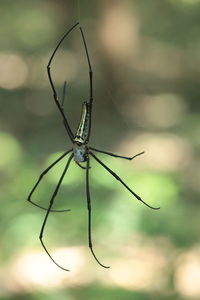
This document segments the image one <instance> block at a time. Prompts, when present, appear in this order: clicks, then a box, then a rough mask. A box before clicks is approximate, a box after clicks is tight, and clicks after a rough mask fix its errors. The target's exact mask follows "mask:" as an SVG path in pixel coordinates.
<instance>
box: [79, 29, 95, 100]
mask: <svg viewBox="0 0 200 300" xmlns="http://www.w3.org/2000/svg"><path fill="white" fill-rule="evenodd" d="M79 29H80V31H81V36H82V39H83V43H84V48H85V53H86V57H87V62H88V67H89V79H90V101H89V102H90V104H92V102H93V72H92V66H91V62H90V57H89V53H88V49H87V45H86V40H85V36H84V33H83V29H82V27H81V26H80V27H79Z"/></svg>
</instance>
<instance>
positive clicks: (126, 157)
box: [90, 147, 144, 160]
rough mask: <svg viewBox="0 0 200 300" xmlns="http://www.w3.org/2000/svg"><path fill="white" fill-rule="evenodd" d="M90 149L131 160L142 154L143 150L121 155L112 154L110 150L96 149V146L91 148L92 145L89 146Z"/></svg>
mask: <svg viewBox="0 0 200 300" xmlns="http://www.w3.org/2000/svg"><path fill="white" fill-rule="evenodd" d="M90 149H92V150H94V151H96V152H100V153H104V154H107V155H110V156H113V157H119V158H124V159H128V160H132V159H134V158H135V157H137V156H139V155H141V154H144V151H142V152H140V153H137V154H135V155H133V156H131V157H128V156H121V155H117V154H114V153H111V152H107V151H103V150H99V149H96V148H93V147H90Z"/></svg>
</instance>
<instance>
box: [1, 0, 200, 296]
mask: <svg viewBox="0 0 200 300" xmlns="http://www.w3.org/2000/svg"><path fill="white" fill-rule="evenodd" d="M94 2H95V3H94ZM94 2H93V1H89V0H84V1H63V0H59V1H52V0H48V1H47V0H42V1H39V0H35V1H30V0H28V1H25V0H18V1H11V0H7V1H1V3H0V35H1V44H0V65H1V70H0V93H1V120H0V140H1V147H0V175H1V189H0V199H1V211H0V225H1V226H0V237H1V238H0V245H1V252H0V259H1V268H0V277H1V278H2V283H1V285H0V299H2V300H3V299H38V300H39V299H42V300H43V299H59V300H62V299H69V300H71V299H105V300H106V299H123V300H125V299H137V300H150V299H153V300H156V299H158V300H165V299H173V300H184V299H188V298H195V299H199V297H200V291H199V290H198V291H197V292H193V290H192V288H191V290H190V285H189V284H188V286H187V285H185V286H184V285H181V283H180V282H182V281H180V280H179V278H182V277H180V276H181V274H182V273H180V274H179V273H177V272H178V271H177V270H176V266H178V262H179V259H178V257H179V254H180V253H187V251H192V249H194V248H195V247H196V246H198V245H199V242H200V241H199V208H200V207H199V194H200V188H199V179H200V168H199V166H200V161H199V152H200V143H199V132H200V125H199V112H200V102H199V97H200V89H199V84H200V76H199V63H200V54H199V53H200V26H199V25H200V24H199V23H200V21H199V20H200V1H198V0H180V1H176V0H162V1H160V0H149V1H144V0H134V1H131V0H125V1H119V0H115V1H105V0H103V1H100V0H96V1H94ZM78 19H80V21H81V25H82V26H83V29H84V32H85V36H86V40H87V45H88V49H89V53H90V57H91V62H92V67H93V71H94V96H95V99H94V111H93V124H92V136H91V145H93V146H95V147H96V148H100V149H103V150H105V151H112V152H115V153H119V154H120V153H122V155H123V154H124V155H132V153H137V152H141V151H143V150H145V151H146V153H145V154H144V155H143V156H141V157H139V158H136V159H135V160H134V161H133V162H131V161H122V160H120V159H116V158H111V157H109V156H106V155H103V154H101V155H98V157H99V158H100V159H101V160H102V161H103V162H104V163H105V164H107V165H108V166H109V167H110V168H111V169H112V170H114V171H115V172H116V173H117V174H119V176H121V178H122V179H123V180H124V181H125V182H126V183H127V185H128V186H130V187H132V188H133V190H134V191H135V192H136V193H137V194H139V195H140V196H141V197H142V199H144V200H145V201H146V202H147V203H149V204H151V205H153V206H161V210H160V211H151V210H149V209H148V208H147V207H145V206H144V205H143V204H142V203H139V202H138V201H137V200H136V199H135V198H133V197H132V195H131V194H130V193H129V192H128V191H127V190H125V189H124V187H123V186H122V185H120V183H119V182H116V179H115V178H114V177H112V176H111V175H110V174H109V173H107V172H106V170H104V169H103V168H102V166H100V165H99V164H97V163H96V161H94V159H92V158H91V166H92V168H91V175H90V186H91V195H92V207H93V212H92V213H93V237H94V242H95V247H96V248H98V245H100V244H101V245H103V247H102V248H100V249H99V250H98V256H100V258H101V255H102V256H105V257H106V253H107V252H108V257H107V261H109V257H110V258H112V256H113V257H115V260H116V263H119V262H120V260H121V258H122V256H124V257H126V255H128V254H126V253H125V252H123V251H121V252H120V249H121V247H122V245H125V246H127V245H129V244H130V246H133V247H134V245H135V244H137V243H138V240H137V238H138V237H140V239H141V241H142V242H139V245H140V246H141V247H143V246H144V245H146V244H145V242H146V240H147V241H150V244H152V243H153V244H154V245H155V248H156V245H157V243H158V240H159V239H161V241H165V242H163V244H162V243H161V246H160V247H161V248H160V249H161V252H162V251H163V253H165V252H166V251H167V250H166V249H171V250H169V252H168V253H167V254H166V257H167V258H168V259H169V263H168V265H167V268H166V271H165V277H166V279H165V280H166V282H165V284H163V285H161V286H160V288H158V289H156V288H155V289H154V287H149V286H148V287H147V286H145V284H144V285H142V284H141V286H140V284H139V283H138V286H136V285H134V284H133V286H132V287H131V284H130V288H129V286H128V285H126V280H125V279H123V276H125V274H124V273H123V272H122V275H121V276H122V278H121V279H122V283H119V282H117V281H114V279H113V281H112V280H111V277H109V276H111V275H109V276H108V278H109V280H111V281H108V282H109V283H108V284H105V279H104V276H105V277H106V274H107V273H106V272H107V271H105V270H103V271H102V272H105V273H102V274H105V275H101V276H102V277H101V276H100V275H99V273H98V271H96V272H97V273H90V272H92V271H91V270H92V267H91V268H90V262H91V260H92V259H91V260H87V264H86V268H85V269H84V272H85V273H86V274H87V273H88V274H93V275H94V274H96V276H97V277H96V276H94V279H92V277H93V276H92V275H89V277H88V278H89V279H88V281H86V282H84V281H83V278H84V276H83V277H82V278H79V276H78V275H77V277H78V278H79V281H78V279H77V282H76V283H75V284H73V283H72V284H71V285H70V284H69V285H68V284H67V285H66V286H68V288H66V289H65V288H63V286H65V284H63V285H62V284H61V285H60V288H59V287H58V288H54V286H53V287H51V284H48V283H47V284H46V287H45V289H44V287H41V285H38V287H37V284H36V285H34V284H30V283H27V286H26V282H24V283H23V284H21V283H20V284H18V283H17V279H16V278H17V276H16V275H14V274H15V272H16V274H17V273H18V271H17V267H15V268H16V270H15V272H14V271H13V270H14V269H15V268H14V267H12V264H14V262H15V260H17V259H18V257H20V255H22V254H23V253H24V252H25V251H28V252H29V251H30V252H31V251H32V250H34V249H35V250H36V249H37V250H38V251H39V250H42V249H41V246H40V243H39V241H38V236H39V232H40V229H41V224H42V221H43V218H44V211H42V210H40V209H38V208H36V207H32V206H31V205H30V204H29V203H28V202H26V199H27V196H28V194H29V192H30V190H31V188H32V186H33V185H34V183H35V181H36V180H37V178H38V176H39V174H40V173H41V172H42V170H44V169H45V168H47V166H48V165H50V164H51V163H52V162H53V161H55V160H56V159H57V157H59V155H61V154H62V153H63V152H64V151H66V150H68V149H69V148H70V147H71V144H70V141H69V138H68V137H67V135H66V131H65V128H64V126H63V124H62V119H61V118H60V115H59V112H58V111H57V109H56V106H55V104H54V102H53V97H52V91H51V89H50V85H49V82H48V79H47V75H46V65H47V62H48V59H49V57H50V54H51V53H52V51H53V49H54V48H55V45H56V43H57V42H58V40H59V39H60V37H61V36H62V34H63V33H64V32H65V31H66V30H67V29H68V28H70V27H71V26H72V25H73V24H74V23H75V22H76V21H77V20H78ZM126 20H127V24H126ZM126 26H127V27H126ZM126 28H127V29H126ZM128 30H130V31H128ZM52 74H53V78H54V80H55V85H56V88H57V90H58V94H59V97H61V95H62V89H63V82H64V81H65V80H67V92H66V101H65V111H66V115H67V116H68V118H69V121H70V124H71V125H72V128H73V130H75V129H76V126H77V122H78V120H79V115H80V111H81V103H82V102H83V101H84V100H86V99H87V97H88V66H87V62H86V58H85V53H84V48H83V45H82V40H81V38H80V33H79V31H78V30H75V31H74V32H73V33H72V34H71V36H70V37H69V39H68V40H67V41H65V42H64V43H63V45H62V47H61V48H60V49H59V52H58V54H57V55H56V57H55V60H54V61H53V64H52ZM147 137H148V139H147ZM149 137H150V138H149ZM160 137H162V139H161V138H160ZM66 161H67V158H65V159H63V160H62V161H61V162H60V163H59V164H58V165H57V166H55V167H54V168H53V169H52V170H51V171H50V172H49V173H48V175H47V176H45V178H44V179H43V181H42V182H41V184H40V185H39V187H38V190H37V191H36V192H35V194H34V195H33V200H34V201H35V202H37V203H39V204H40V205H44V206H48V203H49V199H50V197H51V194H52V193H53V190H54V189H55V186H56V184H57V182H58V180H59V176H60V175H61V172H62V170H63V168H64V166H65V163H66ZM55 207H56V208H57V209H58V208H59V209H61V208H65V209H66V208H70V209H71V212H66V213H63V214H51V215H50V218H49V220H48V224H47V228H46V231H45V239H46V241H47V244H48V247H49V248H50V249H51V247H52V248H55V247H56V246H58V247H59V246H62V247H66V246H67V247H71V246H77V247H78V246H87V206H86V199H85V171H84V170H82V169H80V168H79V167H78V166H77V165H76V164H75V163H72V164H71V166H70V168H69V171H68V173H67V174H66V177H65V179H64V181H63V184H62V188H61V189H60V191H59V194H58V197H57V200H56V204H55ZM140 243H141V244H140ZM165 243H166V244H165ZM158 244H159V243H158ZM137 245H138V244H137ZM165 245H170V246H169V248H168V246H167V247H166V249H165ZM87 251H88V252H89V249H88V250H87ZM116 253H117V254H116ZM120 255H121V257H120ZM88 257H89V255H88ZM102 259H103V257H102ZM118 260H119V261H118ZM51 263H52V262H51V261H49V265H50V264H51ZM113 264H114V263H113ZM124 264H125V266H124V268H125V267H126V268H127V269H128V268H129V265H128V261H127V265H126V260H125V263H124ZM111 265H112V264H111ZM46 268H48V265H47V267H46ZM94 268H95V269H94V270H97V269H99V266H98V265H96V264H95V265H94ZM130 268H131V267H130ZM177 268H178V267H177ZM147 269H148V268H147ZM40 271H41V270H40V266H39V265H38V273H40ZM146 271H147V270H146ZM61 272H62V271H61ZM93 272H95V271H93ZM198 272H200V269H198ZM177 274H179V277H178V275H177ZM66 276H68V274H67V275H66ZM127 276H128V275H127ZM154 276H155V278H154V280H153V281H155V282H156V281H157V279H158V278H157V277H156V276H157V274H156V272H155V273H154ZM188 276H189V275H188ZM191 276H192V275H191ZM100 278H101V279H100ZM124 278H125V277H124ZM127 278H128V277H127ZM135 278H137V273H136V274H134V278H133V279H132V281H133V283H134V280H135ZM198 278H200V273H199V277H198ZM103 279H104V280H103ZM66 280H67V279H66ZM66 280H65V281H63V282H65V283H66ZM198 280H199V281H198ZM198 280H197V281H195V280H194V284H195V285H196V286H200V279H198ZM98 281H99V283H98ZM27 282H28V281H27ZM61 282H62V281H61ZM83 282H84V283H83ZM111 282H112V283H111ZM127 282H128V279H127ZM136 282H137V280H136ZM138 282H139V281H138ZM141 282H142V280H141ZM123 284H125V285H124V286H123ZM34 287H35V288H34ZM183 287H184V288H183ZM190 291H192V292H191V293H190ZM195 291H196V290H195Z"/></svg>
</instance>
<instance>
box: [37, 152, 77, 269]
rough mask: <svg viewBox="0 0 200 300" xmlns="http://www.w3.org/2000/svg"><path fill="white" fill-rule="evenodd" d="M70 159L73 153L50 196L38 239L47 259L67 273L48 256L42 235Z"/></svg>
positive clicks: (71, 156) (70, 158)
mask: <svg viewBox="0 0 200 300" xmlns="http://www.w3.org/2000/svg"><path fill="white" fill-rule="evenodd" d="M72 158H73V153H72V154H71V155H70V157H69V159H68V161H67V164H66V166H65V169H64V171H63V173H62V175H61V177H60V179H59V181H58V184H57V186H56V188H55V190H54V193H53V195H52V197H51V200H50V202H49V207H48V209H47V212H46V215H45V218H44V221H43V224H42V227H41V231H40V236H39V239H40V242H41V244H42V247H43V248H44V250H45V252H46V253H47V255H48V256H49V258H50V259H51V260H52V261H53V262H54V264H55V265H56V266H58V267H59V268H60V269H62V270H64V271H69V270H68V269H65V268H63V267H62V266H60V265H59V264H58V263H57V262H56V261H55V260H54V259H53V257H52V256H51V255H50V253H49V251H48V250H47V248H46V246H45V244H44V242H43V233H44V229H45V225H46V223H47V219H48V216H49V213H50V211H51V208H52V206H53V203H54V200H55V197H56V195H57V193H58V191H59V188H60V185H61V183H62V181H63V178H64V177H65V174H66V172H67V169H68V167H69V165H70V162H71V160H72Z"/></svg>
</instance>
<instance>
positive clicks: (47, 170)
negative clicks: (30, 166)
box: [27, 149, 72, 212]
mask: <svg viewBox="0 0 200 300" xmlns="http://www.w3.org/2000/svg"><path fill="white" fill-rule="evenodd" d="M71 151H72V149H70V150H68V151H66V152H65V153H64V154H62V155H61V156H60V157H59V158H58V159H57V160H56V161H54V162H53V163H52V164H51V165H50V166H49V167H48V168H47V169H46V170H44V171H43V172H42V174H40V176H39V178H38V181H37V182H36V184H35V185H34V187H33V188H32V190H31V192H30V194H29V196H28V199H27V200H28V202H30V203H32V204H33V205H35V206H37V207H39V208H41V209H44V210H48V209H47V208H45V207H43V206H41V205H39V204H37V203H35V202H33V201H32V200H31V197H32V194H33V193H34V191H35V190H36V188H37V186H38V184H39V183H40V181H41V180H42V178H43V176H44V175H46V174H47V173H48V172H49V170H50V169H51V168H53V166H55V165H56V164H57V163H58V162H59V161H60V160H62V159H63V158H64V157H65V156H66V155H67V154H68V153H69V152H71ZM50 211H51V212H64V211H69V209H64V210H56V209H52V210H50Z"/></svg>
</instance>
